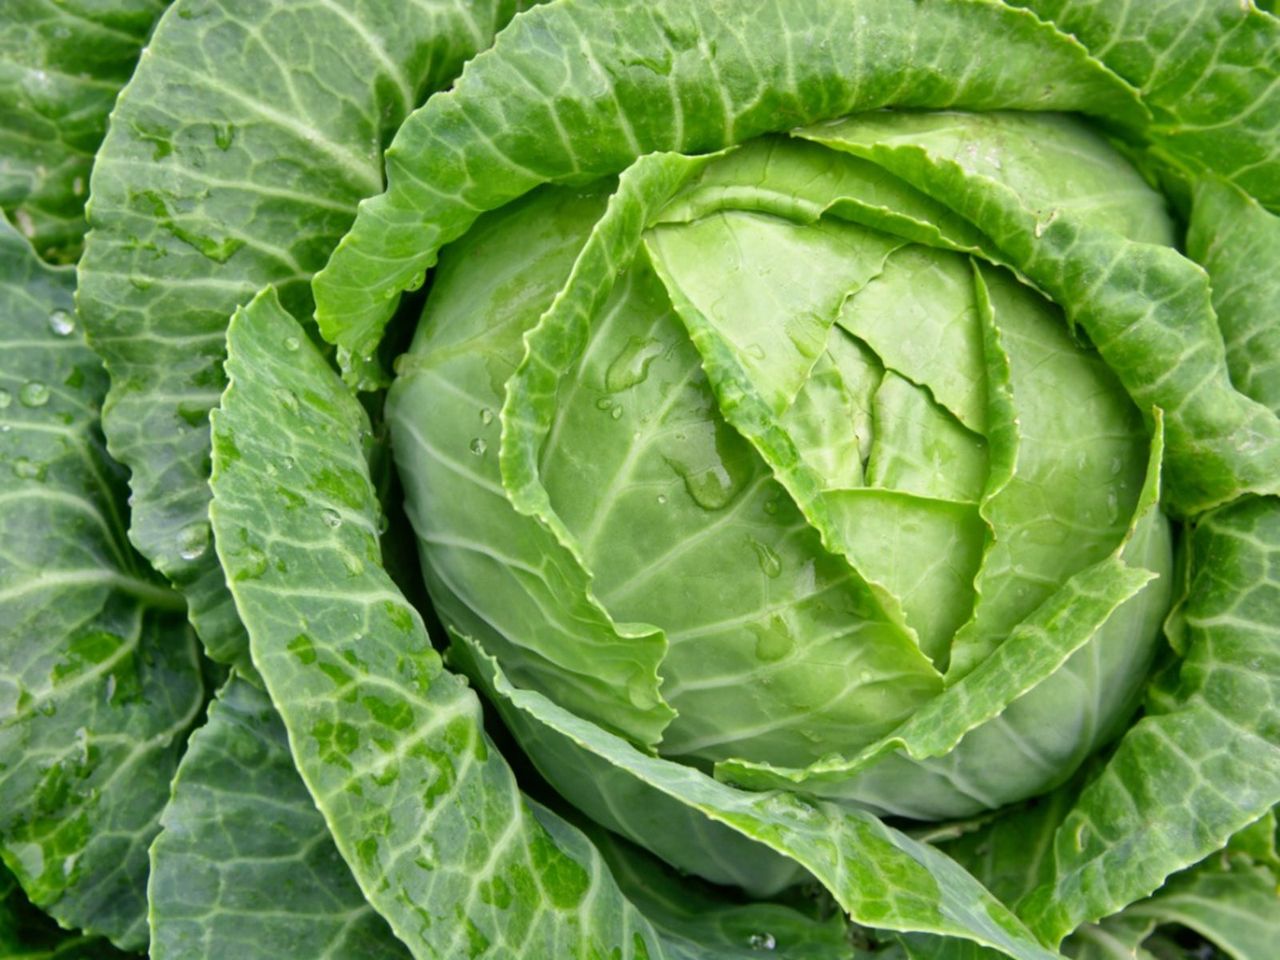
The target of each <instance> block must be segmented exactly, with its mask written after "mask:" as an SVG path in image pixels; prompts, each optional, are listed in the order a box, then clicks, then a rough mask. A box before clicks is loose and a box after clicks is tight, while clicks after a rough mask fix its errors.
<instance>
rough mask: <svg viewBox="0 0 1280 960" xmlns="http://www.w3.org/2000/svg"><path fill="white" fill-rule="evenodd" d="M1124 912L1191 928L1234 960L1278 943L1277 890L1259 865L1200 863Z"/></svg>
mask: <svg viewBox="0 0 1280 960" xmlns="http://www.w3.org/2000/svg"><path fill="white" fill-rule="evenodd" d="M1122 916H1124V917H1127V918H1129V917H1131V918H1145V919H1147V920H1148V921H1150V922H1151V923H1177V924H1181V925H1182V926H1184V927H1190V928H1191V929H1192V930H1194V931H1196V933H1198V934H1200V935H1201V936H1202V937H1204V938H1205V939H1206V940H1208V941H1210V942H1211V943H1214V944H1216V945H1217V946H1218V948H1219V949H1221V950H1222V951H1223V952H1224V953H1225V954H1227V955H1228V956H1229V957H1231V958H1232V960H1267V958H1269V957H1271V956H1272V955H1273V954H1274V953H1275V950H1276V943H1277V942H1278V941H1280V890H1278V889H1277V887H1276V877H1275V875H1274V874H1272V873H1271V872H1270V871H1269V870H1266V869H1263V868H1258V867H1253V868H1249V867H1243V866H1241V867H1237V868H1236V869H1234V870H1227V871H1223V870H1218V869H1213V868H1211V867H1210V868H1204V867H1201V868H1198V869H1195V870H1190V871H1188V872H1186V873H1184V874H1180V875H1179V876H1177V877H1174V878H1173V879H1171V880H1170V881H1169V882H1168V883H1166V884H1165V885H1164V887H1163V888H1161V890H1160V892H1159V893H1157V894H1156V895H1155V896H1154V897H1152V898H1150V899H1149V900H1144V901H1142V902H1141V903H1137V904H1134V905H1133V906H1131V907H1129V908H1128V909H1127V910H1125V911H1124V913H1123V914H1122Z"/></svg>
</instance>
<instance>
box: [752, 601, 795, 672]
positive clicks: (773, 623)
mask: <svg viewBox="0 0 1280 960" xmlns="http://www.w3.org/2000/svg"><path fill="white" fill-rule="evenodd" d="M748 629H750V630H751V632H752V633H754V634H755V635H756V659H757V660H760V661H761V662H763V663H777V662H778V661H779V660H781V659H782V658H783V657H785V656H787V654H789V653H790V652H791V651H792V650H794V649H795V645H796V638H795V637H794V636H792V634H791V628H790V627H788V626H787V622H786V621H785V620H783V619H782V617H781V616H779V615H778V614H776V613H775V614H774V615H773V616H771V617H770V618H769V620H768V622H766V623H753V624H750V625H749V627H748Z"/></svg>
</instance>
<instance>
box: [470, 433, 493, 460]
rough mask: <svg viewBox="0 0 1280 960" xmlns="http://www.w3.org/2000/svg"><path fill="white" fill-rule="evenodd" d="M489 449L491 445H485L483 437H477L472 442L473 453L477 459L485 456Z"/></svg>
mask: <svg viewBox="0 0 1280 960" xmlns="http://www.w3.org/2000/svg"><path fill="white" fill-rule="evenodd" d="M488 449H489V444H487V443H485V441H484V438H483V437H476V438H475V439H474V440H472V441H471V452H472V453H474V454H475V455H476V456H477V457H481V456H484V452H485V451H486V450H488Z"/></svg>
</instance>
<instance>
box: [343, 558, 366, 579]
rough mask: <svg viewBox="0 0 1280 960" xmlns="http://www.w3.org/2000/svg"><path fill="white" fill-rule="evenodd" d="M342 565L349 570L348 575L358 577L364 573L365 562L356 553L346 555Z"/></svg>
mask: <svg viewBox="0 0 1280 960" xmlns="http://www.w3.org/2000/svg"><path fill="white" fill-rule="evenodd" d="M342 565H343V566H344V567H346V568H347V573H349V574H351V576H353V577H358V576H360V574H362V573H364V561H363V560H361V559H360V558H359V557H357V556H356V555H355V554H354V553H344V554H343V555H342Z"/></svg>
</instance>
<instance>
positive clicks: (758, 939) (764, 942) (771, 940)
mask: <svg viewBox="0 0 1280 960" xmlns="http://www.w3.org/2000/svg"><path fill="white" fill-rule="evenodd" d="M747 946H748V947H750V948H751V949H752V950H776V949H777V948H778V940H777V938H776V937H774V935H773V934H772V933H753V934H752V935H751V936H749V937H747Z"/></svg>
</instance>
